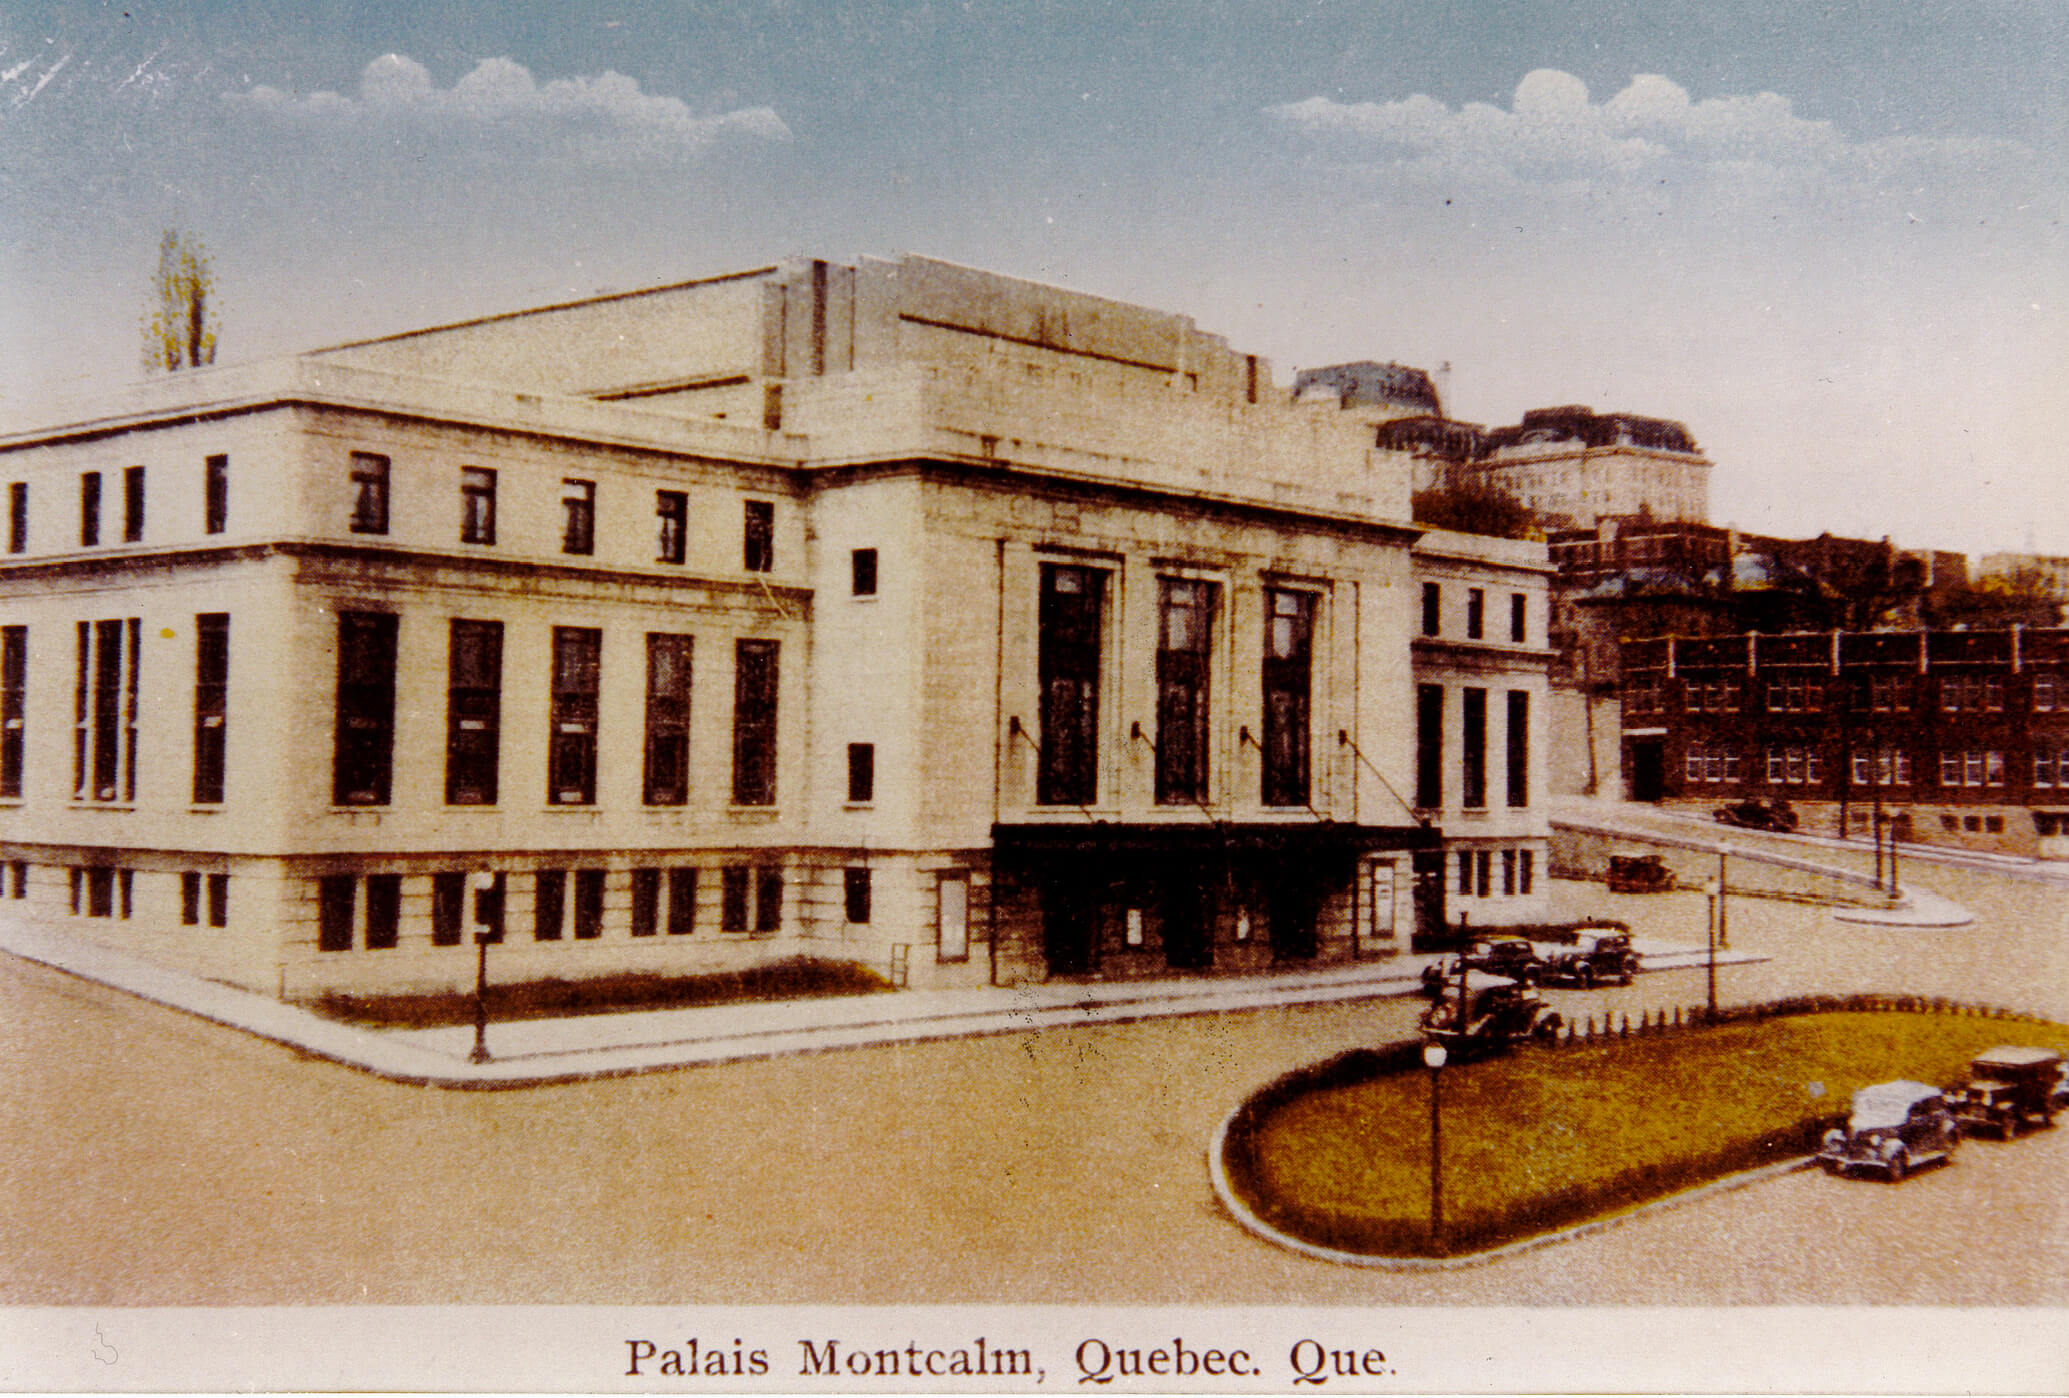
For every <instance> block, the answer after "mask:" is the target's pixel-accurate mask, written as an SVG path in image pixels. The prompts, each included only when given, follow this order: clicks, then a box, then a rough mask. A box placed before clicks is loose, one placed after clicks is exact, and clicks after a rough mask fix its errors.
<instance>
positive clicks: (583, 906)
mask: <svg viewBox="0 0 2069 1398" xmlns="http://www.w3.org/2000/svg"><path fill="white" fill-rule="evenodd" d="M604 874H605V871H604V870H602V869H577V870H575V940H576V941H578V942H593V941H595V940H596V939H597V938H598V937H601V936H602V935H603V885H604Z"/></svg>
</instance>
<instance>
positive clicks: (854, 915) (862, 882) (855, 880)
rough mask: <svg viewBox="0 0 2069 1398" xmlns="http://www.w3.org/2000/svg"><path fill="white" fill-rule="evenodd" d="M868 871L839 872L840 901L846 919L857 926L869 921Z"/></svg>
mask: <svg viewBox="0 0 2069 1398" xmlns="http://www.w3.org/2000/svg"><path fill="white" fill-rule="evenodd" d="M869 872H870V871H869V870H867V869H843V870H841V899H842V903H843V905H844V910H845V912H846V914H847V919H848V921H849V922H851V923H855V924H857V925H860V924H863V923H866V922H868V921H869Z"/></svg>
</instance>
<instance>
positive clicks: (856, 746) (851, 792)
mask: <svg viewBox="0 0 2069 1398" xmlns="http://www.w3.org/2000/svg"><path fill="white" fill-rule="evenodd" d="M848 800H849V801H851V802H853V803H854V804H855V805H858V806H862V805H867V804H868V803H870V802H871V801H874V800H876V744H875V743H850V744H848Z"/></svg>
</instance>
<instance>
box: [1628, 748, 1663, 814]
mask: <svg viewBox="0 0 2069 1398" xmlns="http://www.w3.org/2000/svg"><path fill="white" fill-rule="evenodd" d="M1666 794H1667V756H1666V744H1665V742H1664V741H1662V740H1661V739H1658V738H1633V739H1631V799H1632V800H1633V801H1657V800H1659V799H1660V798H1662V797H1664V796H1665V795H1666Z"/></svg>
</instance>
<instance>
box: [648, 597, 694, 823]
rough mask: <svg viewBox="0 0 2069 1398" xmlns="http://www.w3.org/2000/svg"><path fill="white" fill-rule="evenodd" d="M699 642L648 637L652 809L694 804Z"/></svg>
mask: <svg viewBox="0 0 2069 1398" xmlns="http://www.w3.org/2000/svg"><path fill="white" fill-rule="evenodd" d="M693 645H694V638H692V637H689V636H681V635H675V634H673V633H669V632H661V631H649V632H648V633H647V741H646V755H645V762H644V772H643V780H642V786H643V788H644V800H645V801H646V804H647V805H649V806H680V805H682V804H684V803H685V802H686V801H688V800H689V799H690V673H691V672H690V662H691V653H692V647H693Z"/></svg>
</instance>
